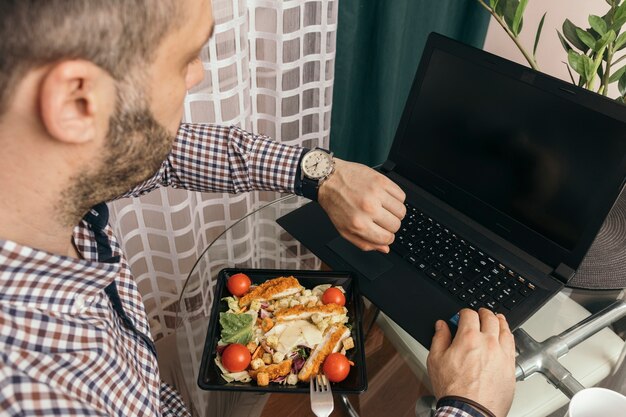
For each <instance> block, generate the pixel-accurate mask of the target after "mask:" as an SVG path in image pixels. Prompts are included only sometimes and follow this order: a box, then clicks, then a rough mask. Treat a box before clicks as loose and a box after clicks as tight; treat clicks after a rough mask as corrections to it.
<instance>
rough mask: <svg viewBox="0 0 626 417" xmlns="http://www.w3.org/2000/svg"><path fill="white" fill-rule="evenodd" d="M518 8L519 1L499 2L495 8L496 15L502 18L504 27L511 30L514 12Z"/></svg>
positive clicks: (503, 0) (504, 0) (502, 0)
mask: <svg viewBox="0 0 626 417" xmlns="http://www.w3.org/2000/svg"><path fill="white" fill-rule="evenodd" d="M518 7H519V0H500V1H499V2H498V4H497V6H496V12H497V14H498V15H500V16H502V17H503V18H504V21H505V22H506V25H507V26H508V27H509V29H511V28H512V27H513V20H514V19H515V11H516V10H517V8H518Z"/></svg>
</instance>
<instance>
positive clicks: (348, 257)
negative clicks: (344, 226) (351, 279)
mask: <svg viewBox="0 0 626 417" xmlns="http://www.w3.org/2000/svg"><path fill="white" fill-rule="evenodd" d="M326 246H328V247H329V248H330V249H332V250H333V252H335V253H336V254H337V255H339V257H341V258H342V259H343V260H344V261H345V262H347V263H348V264H349V265H350V266H351V267H353V268H354V269H356V270H357V271H358V272H359V273H360V274H361V275H363V276H365V277H366V278H367V279H369V280H370V281H374V280H375V279H376V278H378V277H379V276H381V275H382V274H384V273H385V272H387V271H389V270H390V269H391V268H393V263H391V262H389V261H388V260H387V259H386V258H385V255H383V254H382V253H380V252H375V251H370V252H364V251H362V250H361V249H359V248H357V247H356V246H354V245H353V244H352V243H350V242H348V241H347V240H345V239H344V238H342V237H341V236H340V237H336V238H335V239H333V240H331V241H330V242H328V243H327V244H326Z"/></svg>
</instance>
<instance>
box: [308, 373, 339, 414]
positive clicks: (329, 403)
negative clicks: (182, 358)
mask: <svg viewBox="0 0 626 417" xmlns="http://www.w3.org/2000/svg"><path fill="white" fill-rule="evenodd" d="M334 408H335V404H334V403H333V393H332V392H331V390H330V382H328V378H326V375H317V377H314V378H311V410H313V414H315V415H316V416H317V417H328V416H330V413H332V412H333V409H334Z"/></svg>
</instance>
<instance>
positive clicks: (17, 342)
mask: <svg viewBox="0 0 626 417" xmlns="http://www.w3.org/2000/svg"><path fill="white" fill-rule="evenodd" d="M301 154H302V149H301V148H298V147H288V146H285V145H281V144H278V143H276V142H273V141H271V140H269V139H268V138H266V137H263V136H258V135H252V134H250V133H247V132H244V131H242V130H240V129H239V128H236V127H218V126H212V125H188V124H184V125H181V127H180V129H179V132H178V135H177V138H176V141H175V143H174V145H173V147H172V152H171V153H170V155H169V156H168V158H167V160H166V161H164V162H163V164H162V166H161V168H160V169H159V171H158V172H157V173H156V174H155V175H154V176H153V177H152V178H150V179H149V180H147V181H146V182H144V183H143V184H141V185H139V186H137V187H135V188H134V189H133V190H132V191H130V192H129V193H127V194H126V195H124V196H123V197H128V196H139V195H142V194H145V193H147V192H149V191H151V190H153V189H155V188H157V187H159V186H171V187H177V188H185V189H188V190H194V191H224V192H231V193H238V192H243V191H249V190H253V189H256V190H275V191H282V192H294V184H295V177H296V172H297V169H298V167H297V165H298V161H299V159H300V156H301ZM73 241H74V245H75V246H76V249H77V250H78V252H79V253H80V254H81V256H82V257H83V259H75V258H70V257H66V256H59V255H55V254H52V253H47V252H44V251H41V250H37V249H33V248H29V247H26V246H22V245H20V244H18V243H15V242H11V241H6V240H0V416H2V417H4V416H11V417H17V416H26V415H28V416H68V417H70V416H123V417H130V416H146V415H150V416H158V415H163V416H168V417H169V416H172V417H179V416H188V415H189V413H188V411H187V409H186V407H185V405H184V404H183V402H182V400H181V398H180V396H179V395H178V394H177V393H176V391H174V390H173V389H172V388H171V387H169V386H168V385H166V384H164V383H162V382H161V381H160V378H159V369H158V366H157V361H156V352H155V349H154V344H153V343H152V339H151V336H150V329H149V327H148V319H147V316H146V312H145V309H144V305H143V302H142V299H141V295H140V294H139V291H138V289H137V285H136V283H135V281H134V280H133V276H132V273H131V271H130V269H129V266H128V263H127V261H126V258H125V257H124V254H123V253H122V250H121V248H120V245H119V244H118V242H117V241H116V239H115V237H114V236H113V232H112V229H111V227H110V226H109V225H108V210H107V208H106V205H104V204H100V205H98V206H96V207H94V209H92V210H91V211H90V213H88V214H87V215H86V216H85V218H83V220H82V221H81V222H80V223H79V224H78V225H77V226H76V227H75V228H74V232H73ZM437 416H438V417H472V416H471V415H470V414H468V413H465V412H463V411H461V410H458V409H455V408H451V407H442V408H441V409H440V410H438V413H437Z"/></svg>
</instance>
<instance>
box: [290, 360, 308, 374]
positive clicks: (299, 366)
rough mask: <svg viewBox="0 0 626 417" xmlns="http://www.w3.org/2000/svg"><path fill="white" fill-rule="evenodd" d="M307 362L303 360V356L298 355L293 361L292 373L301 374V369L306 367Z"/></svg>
mask: <svg viewBox="0 0 626 417" xmlns="http://www.w3.org/2000/svg"><path fill="white" fill-rule="evenodd" d="M305 362H306V361H305V360H304V359H303V358H302V356H300V355H297V356H296V357H295V358H294V359H293V360H292V361H291V372H293V373H294V374H297V373H298V372H300V369H302V367H303V366H304V363H305Z"/></svg>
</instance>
